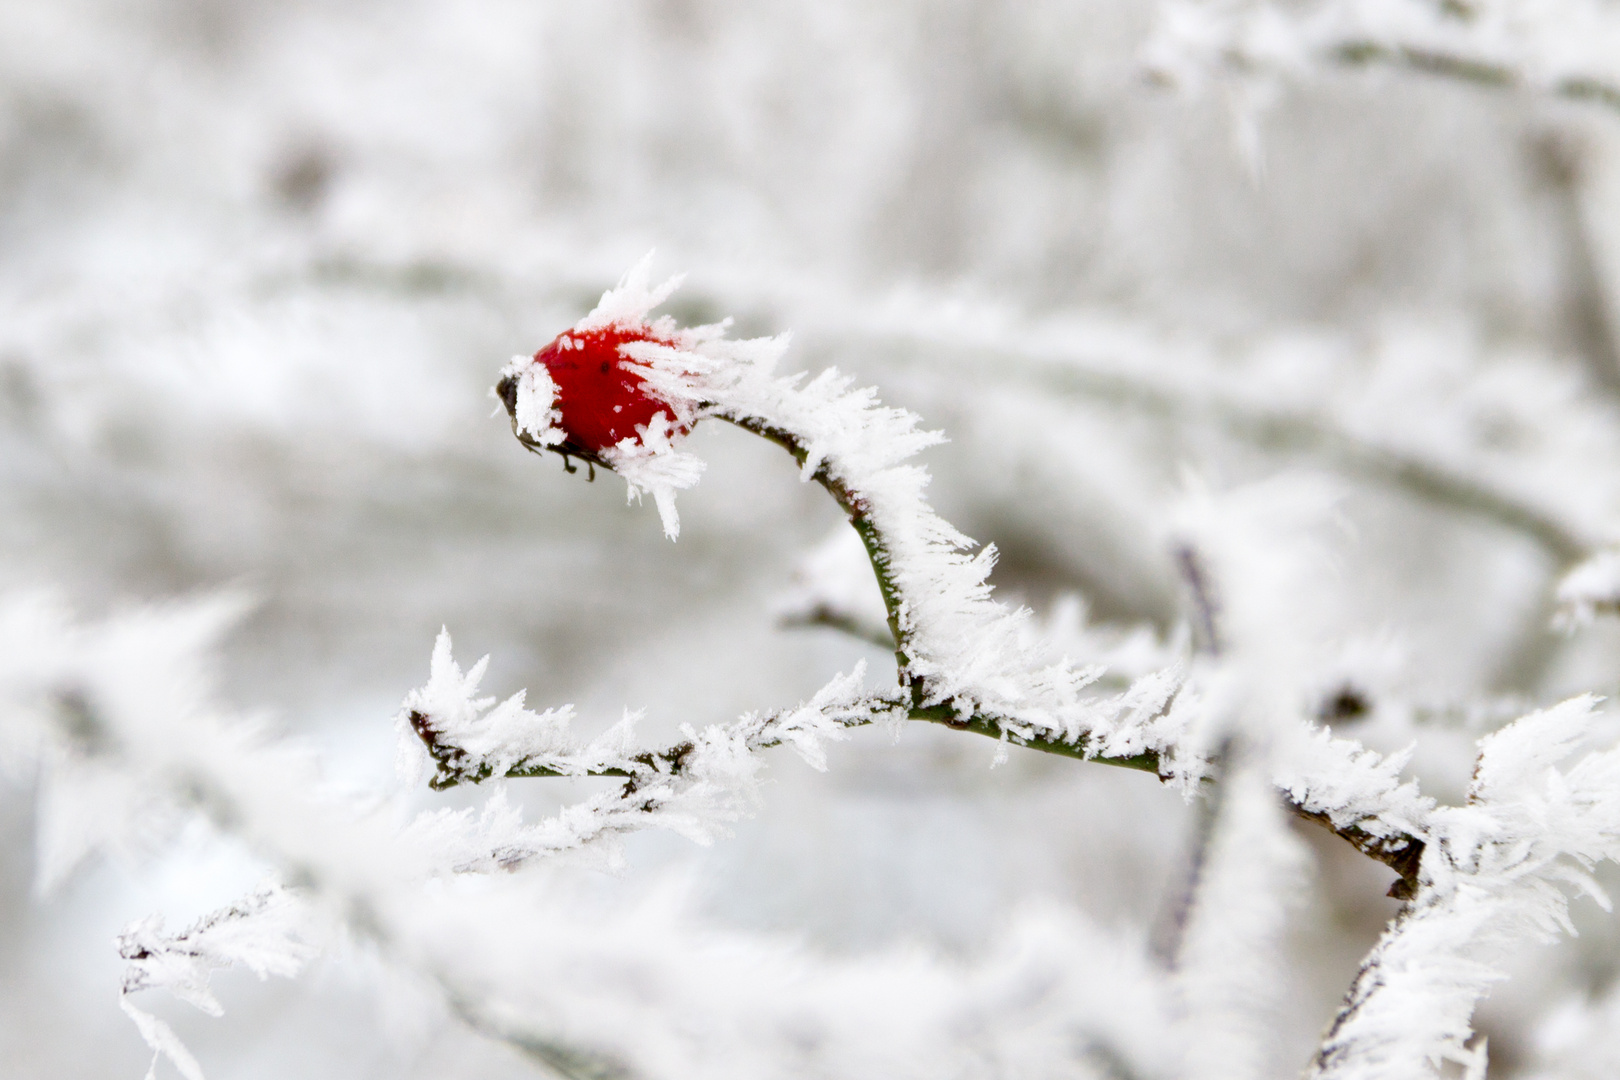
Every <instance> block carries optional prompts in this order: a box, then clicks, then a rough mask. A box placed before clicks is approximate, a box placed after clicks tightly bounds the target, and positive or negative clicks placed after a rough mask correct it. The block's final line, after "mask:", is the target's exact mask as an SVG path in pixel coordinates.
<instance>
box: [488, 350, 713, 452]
mask: <svg viewBox="0 0 1620 1080" xmlns="http://www.w3.org/2000/svg"><path fill="white" fill-rule="evenodd" d="M636 341H650V342H654V343H656V344H659V345H671V344H673V342H672V341H670V340H668V339H667V338H665V337H662V336H661V335H659V334H657V333H654V332H653V331H652V330H651V329H650V328H649V327H646V326H608V327H603V328H601V329H596V330H568V331H565V332H564V333H562V334H559V335H557V337H556V338H555V339H554V340H553V341H552V342H551V344H549V345H547V346H546V347H545V348H543V349H541V350H540V351H539V352H537V353H535V354H534V359H535V362H536V363H538V364H543V365H544V366H545V368H546V372H547V374H549V375H550V376H551V381H552V382H553V383H554V384H555V386H556V388H557V398H556V402H555V404H554V406H553V407H554V408H555V409H556V411H557V413H558V414H559V415H560V418H561V419H560V420H559V421H558V423H557V427H558V428H560V429H561V430H562V432H563V434H564V435H565V440H564V442H563V443H562V444H561V445H559V446H556V447H554V449H556V450H559V451H561V452H562V453H564V454H568V455H573V456H575V457H579V458H583V459H585V460H587V461H593V462H596V463H598V464H603V463H604V462H603V459H602V453H603V451H605V450H607V449H608V448H610V447H612V446H614V445H615V444H617V443H618V442H619V441H620V440H622V439H626V438H634V437H636V435H637V431H636V429H637V428H638V427H644V426H646V425H647V424H649V423H651V421H652V419H653V418H654V417H655V416H657V415H658V414H659V413H664V414H665V415H666V416H667V415H670V414H671V413H673V412H674V411H675V410H674V409H672V408H671V407H670V405H669V404H668V403H667V402H664V401H661V400H659V399H658V398H656V397H653V396H652V395H651V394H649V393H648V392H647V387H646V384H645V383H644V382H643V380H642V378H641V376H640V375H639V374H638V373H636V371H635V370H634V369H633V368H632V366H631V365H632V364H633V361H631V360H630V358H629V357H627V356H625V355H624V354H622V353H621V352H620V351H619V346H621V345H624V344H627V343H630V342H636ZM497 390H498V392H499V393H500V395H501V397H502V399H503V400H505V401H506V404H507V409H508V411H510V412H513V414H514V415H516V412H515V392H516V391H515V384H513V383H512V380H510V379H509V380H506V381H503V382H502V383H501V385H500V386H498V387H497ZM686 430H687V428H686V427H685V426H684V425H681V424H678V423H677V424H676V425H675V426H674V428H673V432H676V433H680V434H685V432H686Z"/></svg>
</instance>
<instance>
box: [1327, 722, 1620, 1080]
mask: <svg viewBox="0 0 1620 1080" xmlns="http://www.w3.org/2000/svg"><path fill="white" fill-rule="evenodd" d="M1594 704H1595V701H1594V699H1592V698H1590V697H1580V698H1575V699H1572V700H1570V701H1567V702H1564V703H1563V704H1561V705H1558V706H1556V707H1554V708H1551V709H1547V710H1544V711H1542V712H1538V713H1533V714H1531V715H1529V716H1526V717H1524V718H1522V719H1520V720H1517V721H1515V722H1514V723H1513V724H1510V725H1509V726H1508V727H1506V728H1503V729H1502V730H1501V731H1499V732H1497V733H1495V734H1493V735H1490V736H1488V737H1487V738H1485V739H1484V740H1482V741H1481V744H1480V754H1479V761H1478V764H1477V767H1476V769H1475V775H1474V780H1473V783H1472V785H1471V786H1470V789H1469V801H1468V804H1467V805H1466V806H1461V807H1445V808H1438V809H1436V810H1435V811H1433V813H1432V814H1431V819H1430V821H1431V823H1430V830H1431V840H1432V842H1431V843H1430V844H1429V845H1428V847H1427V848H1426V850H1425V855H1424V859H1423V865H1422V871H1421V887H1420V889H1419V890H1418V892H1417V894H1416V895H1415V896H1414V897H1413V898H1412V902H1411V904H1410V905H1409V907H1408V908H1407V909H1406V911H1405V912H1404V913H1403V914H1402V915H1401V917H1400V918H1399V919H1398V920H1397V921H1396V922H1395V923H1393V924H1392V925H1391V926H1390V928H1389V929H1388V930H1387V931H1385V933H1384V936H1383V938H1382V939H1381V940H1380V941H1379V943H1378V945H1377V946H1376V947H1375V948H1374V950H1373V952H1372V953H1371V954H1370V955H1369V956H1368V957H1367V959H1366V960H1365V961H1364V963H1363V964H1362V967H1361V971H1360V973H1359V974H1358V976H1357V978H1356V981H1355V984H1354V985H1353V986H1352V987H1351V990H1350V993H1349V995H1348V997H1347V998H1346V1001H1345V1004H1344V1007H1343V1008H1342V1009H1341V1010H1340V1012H1339V1015H1338V1017H1337V1019H1336V1020H1335V1021H1334V1023H1333V1026H1332V1028H1331V1029H1330V1030H1329V1032H1328V1036H1327V1038H1326V1040H1325V1041H1324V1043H1323V1045H1322V1049H1321V1052H1320V1054H1319V1055H1318V1057H1317V1060H1316V1064H1315V1069H1314V1072H1313V1075H1316V1076H1321V1077H1335V1078H1345V1077H1357V1078H1360V1077H1374V1076H1377V1077H1406V1076H1410V1077H1426V1076H1430V1075H1432V1072H1431V1070H1432V1069H1434V1068H1435V1067H1437V1066H1438V1065H1439V1063H1440V1062H1441V1061H1442V1060H1449V1061H1453V1062H1456V1063H1458V1064H1460V1065H1463V1066H1464V1067H1465V1068H1468V1069H1470V1070H1477V1072H1476V1071H1471V1072H1470V1073H1469V1075H1479V1076H1483V1075H1484V1048H1483V1044H1478V1045H1475V1044H1471V1043H1469V1042H1468V1039H1469V1036H1470V1034H1471V1030H1472V1029H1471V1026H1470V1024H1469V1018H1470V1016H1471V1014H1472V1012H1473V1009H1474V1005H1475V1003H1476V1002H1477V1001H1478V999H1479V998H1480V997H1481V996H1483V995H1484V993H1485V992H1486V991H1487V989H1488V988H1489V987H1490V986H1491V984H1492V983H1494V982H1495V981H1497V980H1499V979H1501V978H1502V977H1503V973H1502V972H1501V970H1500V968H1499V967H1498V966H1497V965H1499V964H1500V963H1501V961H1502V959H1503V958H1504V956H1505V953H1506V951H1507V949H1508V947H1509V946H1511V945H1512V944H1514V943H1515V942H1519V941H1523V940H1526V939H1529V940H1542V941H1548V940H1552V939H1553V938H1554V937H1556V936H1557V935H1558V934H1559V933H1560V932H1571V931H1572V927H1571V925H1570V922H1569V915H1568V906H1569V902H1570V899H1571V893H1585V894H1587V895H1590V896H1592V897H1594V898H1595V899H1596V900H1597V901H1598V902H1599V903H1600V904H1602V905H1603V906H1604V907H1605V908H1606V909H1607V908H1608V906H1609V901H1608V899H1607V897H1606V896H1605V895H1604V893H1603V891H1602V890H1601V889H1600V888H1599V887H1598V886H1597V883H1596V882H1595V881H1594V880H1593V878H1592V876H1591V871H1592V869H1593V867H1594V866H1595V865H1596V864H1597V863H1598V862H1600V861H1605V860H1609V861H1612V860H1614V859H1616V858H1617V857H1620V750H1617V749H1609V750H1604V751H1594V752H1591V753H1588V754H1586V755H1585V756H1583V757H1581V758H1580V759H1579V760H1577V761H1575V762H1574V763H1573V764H1571V765H1568V766H1565V767H1563V768H1560V767H1559V766H1560V765H1561V764H1562V763H1563V762H1565V761H1566V760H1567V759H1569V758H1570V757H1571V756H1572V755H1573V754H1574V753H1575V752H1577V751H1578V750H1579V749H1580V748H1581V744H1582V743H1583V742H1585V741H1586V740H1587V739H1589V738H1590V736H1591V734H1592V727H1593V725H1592V715H1591V713H1592V708H1593V706H1594Z"/></svg>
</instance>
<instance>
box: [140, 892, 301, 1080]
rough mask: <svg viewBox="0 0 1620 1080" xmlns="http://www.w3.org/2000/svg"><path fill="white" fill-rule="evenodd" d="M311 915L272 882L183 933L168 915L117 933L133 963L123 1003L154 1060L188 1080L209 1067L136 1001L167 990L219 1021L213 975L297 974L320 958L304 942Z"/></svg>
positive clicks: (197, 1078) (220, 1011) (200, 1078)
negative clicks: (239, 969) (238, 971)
mask: <svg viewBox="0 0 1620 1080" xmlns="http://www.w3.org/2000/svg"><path fill="white" fill-rule="evenodd" d="M304 915H305V912H304V911H303V909H302V907H301V905H299V904H298V902H297V901H296V900H294V899H293V898H292V897H291V896H290V895H289V894H288V893H287V892H286V891H285V890H284V889H282V888H281V887H280V886H279V885H274V884H271V885H266V886H263V887H261V888H259V889H258V890H256V891H255V892H254V893H253V894H252V895H250V896H248V897H246V898H245V899H243V900H242V901H240V902H238V903H236V904H233V905H231V906H230V907H227V908H224V909H222V910H219V911H215V912H212V913H210V914H208V915H205V916H203V917H202V918H200V919H198V920H197V921H196V922H195V923H193V924H192V925H191V926H190V927H188V928H187V929H185V930H183V931H181V932H180V933H177V934H168V933H165V932H164V930H163V917H162V916H161V915H152V916H148V917H147V918H145V919H142V920H140V921H138V922H135V923H131V924H130V925H129V926H128V927H127V928H125V930H124V932H123V933H122V934H119V935H118V955H119V956H121V957H123V958H124V959H125V960H127V961H128V962H129V966H128V968H127V969H126V970H125V973H124V985H123V990H122V993H121V995H120V998H119V1005H120V1007H121V1008H122V1009H123V1010H124V1012H125V1014H126V1015H128V1016H129V1018H130V1019H131V1020H133V1021H134V1022H135V1026H136V1028H137V1029H138V1030H139V1031H140V1033H141V1037H142V1038H144V1039H145V1040H146V1044H147V1045H148V1046H150V1047H151V1048H152V1051H153V1053H154V1054H161V1055H163V1056H164V1057H167V1058H168V1059H169V1060H170V1061H171V1062H173V1063H174V1066H175V1068H177V1069H179V1070H180V1072H181V1074H182V1075H184V1076H185V1077H186V1078H187V1080H203V1073H202V1067H201V1066H200V1065H199V1064H198V1063H197V1060H196V1059H195V1058H194V1057H192V1056H191V1053H190V1051H188V1050H187V1049H186V1048H185V1045H184V1044H183V1043H181V1041H180V1039H179V1037H178V1036H176V1035H175V1033H174V1031H173V1029H172V1028H170V1027H169V1026H168V1025H167V1024H165V1023H164V1022H163V1021H162V1020H159V1019H158V1018H157V1017H156V1016H153V1015H152V1014H151V1013H148V1012H146V1011H145V1010H143V1009H139V1008H137V1007H136V1006H135V1005H134V1004H133V1003H132V1002H131V1001H130V1000H129V996H130V995H131V994H134V993H136V992H138V991H141V990H146V989H151V988H161V989H167V990H168V991H169V992H170V993H172V994H174V995H175V996H176V997H178V998H180V999H181V1000H183V1001H185V1002H188V1003H189V1004H191V1005H195V1006H196V1007H197V1008H198V1009H201V1010H202V1011H203V1012H205V1013H207V1014H208V1015H209V1016H220V1015H222V1014H223V1013H224V1011H225V1010H224V1007H223V1006H221V1005H220V1003H219V999H218V998H216V997H215V996H214V994H213V992H212V991H211V990H210V989H209V986H208V982H209V977H210V976H211V975H212V974H213V973H214V972H216V971H221V970H224V969H226V968H231V967H235V966H237V965H241V966H243V967H246V968H248V969H249V970H250V971H252V972H253V973H254V974H255V975H257V976H259V978H261V979H263V978H266V977H268V976H270V975H279V976H281V977H283V978H292V977H293V976H295V975H297V974H298V972H299V970H300V969H301V968H302V967H303V966H304V964H305V962H306V961H308V960H309V959H310V957H312V956H313V955H314V954H315V949H314V948H313V947H312V946H310V945H309V944H307V943H306V942H304V941H303V940H301V938H300V930H301V926H300V924H301V923H302V922H303V921H304ZM154 1065H155V1061H154Z"/></svg>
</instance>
